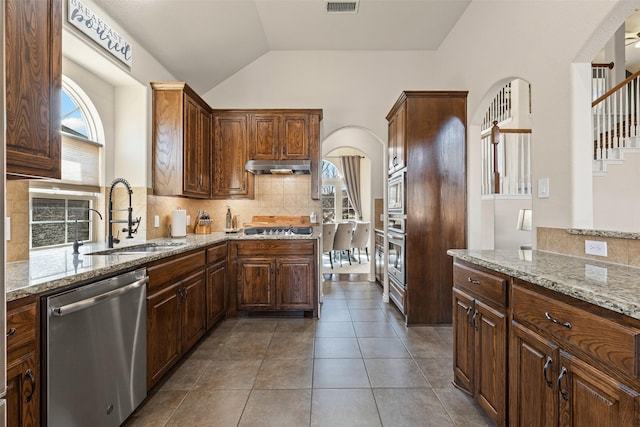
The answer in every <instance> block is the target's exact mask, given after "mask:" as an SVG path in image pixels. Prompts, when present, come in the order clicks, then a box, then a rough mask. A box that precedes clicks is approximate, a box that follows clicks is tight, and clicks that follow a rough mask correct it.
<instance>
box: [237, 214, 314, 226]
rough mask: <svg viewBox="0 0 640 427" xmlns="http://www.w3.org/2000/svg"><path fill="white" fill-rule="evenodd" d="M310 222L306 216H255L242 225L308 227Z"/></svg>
mask: <svg viewBox="0 0 640 427" xmlns="http://www.w3.org/2000/svg"><path fill="white" fill-rule="evenodd" d="M310 225H311V221H310V220H309V216H308V215H302V216H286V215H271V216H265V215H256V216H253V217H252V218H251V222H247V223H245V224H244V228H248V227H309V226H310Z"/></svg>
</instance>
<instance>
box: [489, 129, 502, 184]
mask: <svg viewBox="0 0 640 427" xmlns="http://www.w3.org/2000/svg"><path fill="white" fill-rule="evenodd" d="M499 143H500V128H499V127H498V121H497V120H494V121H493V127H492V128H491V144H493V193H494V194H500V172H499V171H498V144H499Z"/></svg>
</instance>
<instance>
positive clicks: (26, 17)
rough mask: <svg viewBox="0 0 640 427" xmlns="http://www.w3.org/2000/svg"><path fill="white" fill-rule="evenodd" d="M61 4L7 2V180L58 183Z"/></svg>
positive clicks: (53, 1)
mask: <svg viewBox="0 0 640 427" xmlns="http://www.w3.org/2000/svg"><path fill="white" fill-rule="evenodd" d="M61 10H62V9H61V0H5V17H4V23H5V54H6V65H5V73H6V75H5V77H6V117H7V129H6V135H7V136H6V145H7V174H10V175H18V176H25V177H46V178H60V174H61V169H60V123H61V118H60V108H61V107H60V96H61V90H62V83H61V82H62V50H61V49H62V12H61Z"/></svg>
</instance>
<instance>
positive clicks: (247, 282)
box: [238, 258, 275, 310]
mask: <svg viewBox="0 0 640 427" xmlns="http://www.w3.org/2000/svg"><path fill="white" fill-rule="evenodd" d="M274 281H275V260H274V259H273V258H241V259H240V260H238V309H239V310H255V309H260V308H262V309H265V310H268V309H271V308H273V307H274V305H275V299H274V295H273V294H274V288H275V283H274Z"/></svg>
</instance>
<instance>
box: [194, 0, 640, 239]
mask: <svg viewBox="0 0 640 427" xmlns="http://www.w3.org/2000/svg"><path fill="white" fill-rule="evenodd" d="M585 3H588V7H587V6H586V4H585ZM638 4H639V2H637V1H633V2H631V1H618V2H616V1H608V0H594V1H589V2H584V1H544V2H541V1H517V2H507V1H481V0H476V1H473V2H472V3H471V4H470V5H469V7H468V8H467V10H466V11H465V13H464V14H463V16H462V17H461V19H460V21H459V22H458V24H457V25H456V27H455V28H454V29H453V30H452V31H451V33H450V34H449V35H448V37H447V38H446V39H445V41H444V42H443V44H442V46H441V47H440V49H439V50H438V51H437V52H410V51H404V52H389V51H380V52H338V51H333V52H328V51H322V52H299V51H287V52H284V51H283V52H269V53H267V54H265V55H264V56H262V57H260V58H258V59H257V60H256V61H254V62H253V63H251V64H249V65H248V66H246V67H245V68H244V69H242V70H241V71H239V72H238V73H236V74H235V75H233V76H232V77H230V78H229V79H227V80H226V81H224V82H223V83H221V84H220V85H218V86H217V87H215V88H214V89H212V90H211V91H209V92H208V93H206V94H205V95H204V97H205V99H206V100H207V102H209V103H210V104H211V105H212V106H214V107H216V108H231V107H268V108H273V107H291V108H296V107H301V108H302V107H304V108H322V109H323V110H324V120H323V123H324V131H325V133H328V132H331V131H333V130H335V129H338V128H341V127H344V126H348V125H351V126H361V127H364V128H367V129H370V130H371V131H372V132H373V133H374V134H375V135H376V136H377V137H379V138H380V139H381V140H383V141H386V139H387V130H386V129H387V128H386V127H387V123H386V120H385V116H386V114H387V112H388V111H389V109H390V108H391V106H392V105H393V103H394V102H395V100H396V99H397V97H398V95H399V94H400V92H401V91H402V90H436V89H440V90H442V89H452V90H469V98H468V117H469V125H470V126H469V133H468V137H469V138H468V146H469V152H468V154H469V164H470V167H469V170H468V180H469V196H468V201H469V203H468V207H469V212H468V217H469V246H470V247H480V245H481V244H482V243H481V242H482V239H481V237H480V233H481V221H480V220H478V218H481V203H480V192H479V191H476V189H475V185H474V183H476V182H478V181H479V180H480V173H479V172H480V168H479V167H478V168H475V167H471V165H476V164H479V162H480V151H479V150H476V149H475V145H479V140H480V139H479V131H476V129H479V128H476V127H475V125H478V124H479V123H480V121H481V119H482V115H483V114H484V111H485V110H486V107H487V105H488V103H489V102H490V100H491V98H493V96H494V94H495V92H496V91H497V90H498V88H499V87H501V86H502V85H503V84H504V83H506V82H508V81H510V80H512V79H513V78H522V79H525V80H527V81H529V82H530V83H531V85H532V92H533V99H532V116H533V118H532V121H533V124H534V134H535V141H536V143H535V144H534V147H533V150H532V164H533V166H532V175H533V176H532V178H533V181H534V194H535V193H536V191H537V179H538V178H542V177H546V178H549V180H550V191H551V197H549V198H546V199H538V198H537V197H535V196H534V199H533V210H534V212H535V215H534V218H535V219H534V226H535V225H541V226H547V227H570V226H572V224H573V221H574V215H575V212H574V210H577V211H580V210H581V209H582V206H581V205H580V204H581V203H582V202H581V200H582V199H581V198H580V197H572V194H573V193H574V192H577V194H578V195H580V194H590V193H591V191H590V184H589V185H587V184H586V181H587V180H590V179H591V176H590V174H588V176H587V173H586V171H585V169H583V168H582V167H581V166H582V164H580V165H579V166H578V167H576V165H575V164H574V163H573V160H572V156H573V154H574V148H573V147H574V146H575V145H576V143H574V141H573V138H574V133H576V132H574V129H573V128H572V126H571V123H572V121H574V120H576V121H578V122H580V121H583V120H585V116H584V114H585V112H584V111H578V112H575V111H573V110H572V107H573V102H572V99H573V98H572V96H571V94H572V93H573V92H572V91H573V89H572V85H573V84H574V80H575V78H574V77H573V76H572V69H573V67H572V63H574V62H579V63H580V62H582V63H587V64H588V63H589V62H590V61H591V59H592V58H593V57H594V56H595V55H596V53H597V52H598V51H599V50H600V49H601V48H602V47H603V46H604V44H605V43H606V41H607V40H608V39H609V38H610V37H611V35H612V34H613V32H614V31H615V30H616V29H617V28H619V26H620V25H621V23H622V22H623V21H624V18H625V17H626V16H628V15H630V14H631V12H632V11H633V9H634V7H635V6H637V5H638ZM594 29H597V30H596V31H594ZM505 35H509V36H508V37H505ZM500 52H509V54H508V55H505V54H501V53H500ZM574 98H575V96H574ZM586 114H587V116H586V119H587V120H588V117H589V116H588V113H586ZM385 169H386V168H384V167H381V170H382V171H384V170H385ZM574 205H577V206H575V207H574Z"/></svg>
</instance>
